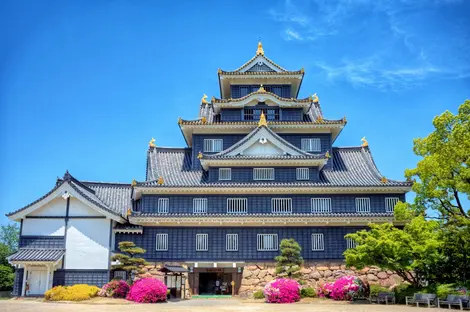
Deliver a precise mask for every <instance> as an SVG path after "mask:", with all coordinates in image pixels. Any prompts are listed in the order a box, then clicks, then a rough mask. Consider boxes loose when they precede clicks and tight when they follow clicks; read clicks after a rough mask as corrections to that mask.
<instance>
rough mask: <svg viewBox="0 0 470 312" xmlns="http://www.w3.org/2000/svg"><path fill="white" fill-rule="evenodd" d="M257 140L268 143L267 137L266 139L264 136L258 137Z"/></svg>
mask: <svg viewBox="0 0 470 312" xmlns="http://www.w3.org/2000/svg"><path fill="white" fill-rule="evenodd" d="M259 142H260V143H261V144H266V143H268V139H266V138H260V139H259Z"/></svg>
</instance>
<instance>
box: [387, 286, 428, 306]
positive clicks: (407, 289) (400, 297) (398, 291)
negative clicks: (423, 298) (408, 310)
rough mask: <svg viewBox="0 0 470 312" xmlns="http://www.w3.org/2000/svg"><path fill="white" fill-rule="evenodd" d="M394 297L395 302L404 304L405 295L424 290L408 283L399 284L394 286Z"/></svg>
mask: <svg viewBox="0 0 470 312" xmlns="http://www.w3.org/2000/svg"><path fill="white" fill-rule="evenodd" d="M394 291H395V298H396V301H397V303H402V304H405V297H406V296H410V297H412V296H413V295H414V294H415V293H419V292H425V291H424V289H423V288H415V287H413V286H411V285H410V284H401V285H398V286H397V287H396V288H395V290H394Z"/></svg>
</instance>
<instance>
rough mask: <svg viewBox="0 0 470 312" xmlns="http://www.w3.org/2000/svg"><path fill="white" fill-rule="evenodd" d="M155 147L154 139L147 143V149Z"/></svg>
mask: <svg viewBox="0 0 470 312" xmlns="http://www.w3.org/2000/svg"><path fill="white" fill-rule="evenodd" d="M155 146H156V145H155V139H154V138H152V139H151V140H150V142H149V147H155Z"/></svg>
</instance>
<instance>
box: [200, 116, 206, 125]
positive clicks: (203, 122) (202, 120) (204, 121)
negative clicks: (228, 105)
mask: <svg viewBox="0 0 470 312" xmlns="http://www.w3.org/2000/svg"><path fill="white" fill-rule="evenodd" d="M201 122H202V124H203V125H205V124H206V123H207V118H206V117H204V116H202V118H201Z"/></svg>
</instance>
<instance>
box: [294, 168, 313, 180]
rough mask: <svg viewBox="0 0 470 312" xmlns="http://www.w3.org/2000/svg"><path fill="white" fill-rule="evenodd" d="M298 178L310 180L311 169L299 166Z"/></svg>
mask: <svg viewBox="0 0 470 312" xmlns="http://www.w3.org/2000/svg"><path fill="white" fill-rule="evenodd" d="M296 171H297V172H296V173H297V180H309V179H310V170H309V168H297V170H296Z"/></svg>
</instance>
